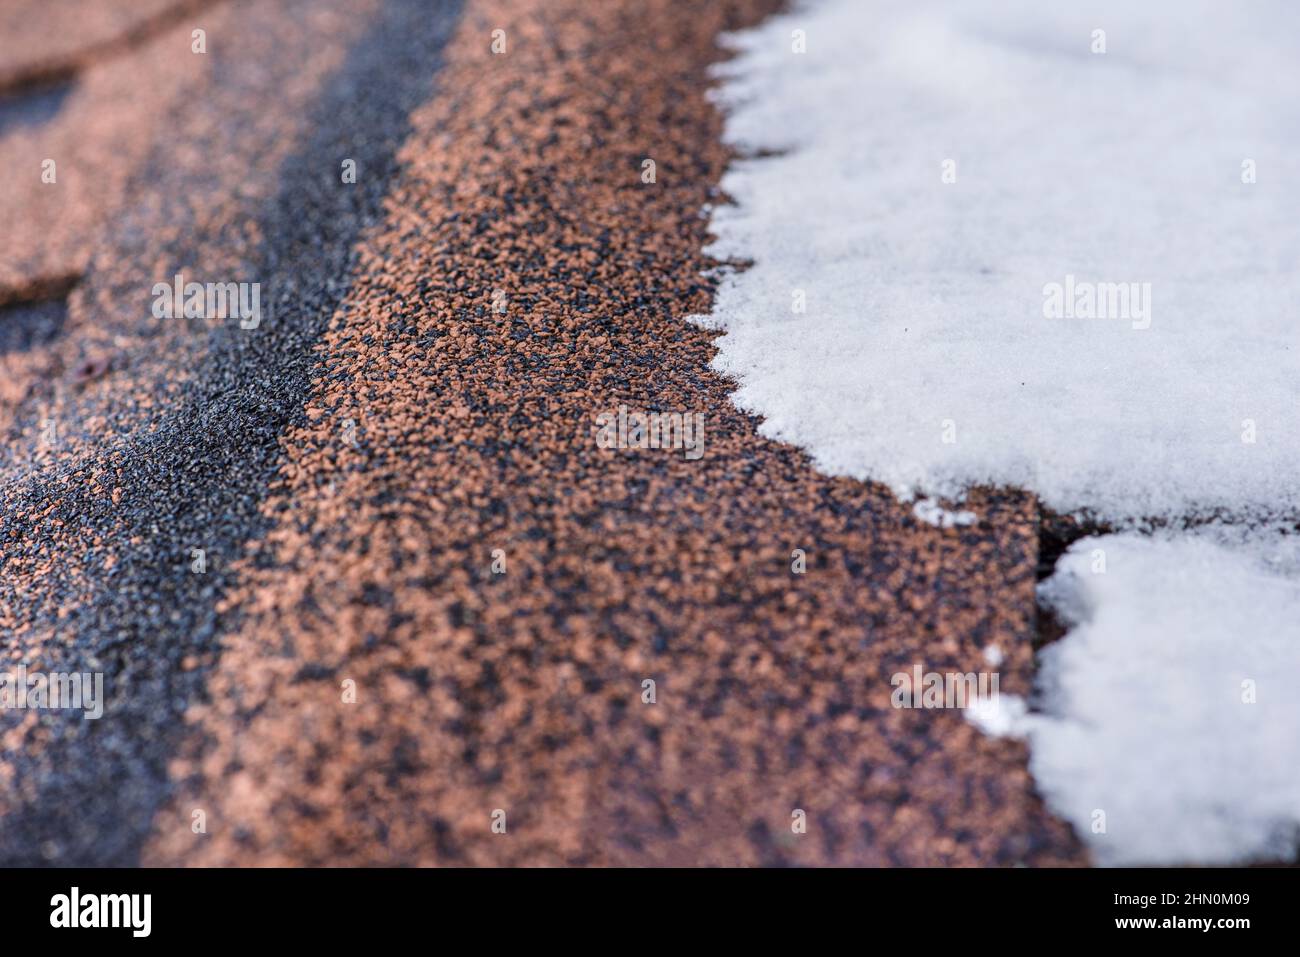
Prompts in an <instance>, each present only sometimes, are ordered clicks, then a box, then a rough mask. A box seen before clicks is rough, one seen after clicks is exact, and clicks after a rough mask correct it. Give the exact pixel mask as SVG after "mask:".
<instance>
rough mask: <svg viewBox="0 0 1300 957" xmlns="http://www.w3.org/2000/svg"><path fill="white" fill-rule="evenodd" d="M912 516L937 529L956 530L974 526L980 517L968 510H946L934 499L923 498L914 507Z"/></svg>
mask: <svg viewBox="0 0 1300 957" xmlns="http://www.w3.org/2000/svg"><path fill="white" fill-rule="evenodd" d="M912 514H913V515H915V516H916V517H917V518H919V519H920V520H921V521H923V522H925V523H926V524H928V525H933V526H935V527H936V528H954V527H959V526H964V525H974V524H975V523H976V522H977V521H979V516H978V515H976V514H975V513H974V512H971V511H967V510H966V509H960V510H954V509H948V508H944V507H943V506H942V505H940V504H939V503H938V502H936V501H935V500H934V499H930V498H923V499H920V500H919V501H918V502H917V503H916V504H915V505H913V506H912Z"/></svg>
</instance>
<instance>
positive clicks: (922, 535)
mask: <svg viewBox="0 0 1300 957" xmlns="http://www.w3.org/2000/svg"><path fill="white" fill-rule="evenodd" d="M37 6H40V5H37ZM774 7H775V3H774V2H772V0H732V2H727V3H707V4H706V3H700V4H681V3H673V2H668V0H635V2H634V0H609V2H604V3H600V4H591V3H582V2H577V0H465V2H464V3H463V4H461V3H439V4H430V3H417V2H406V0H360V2H358V0H287V2H284V3H276V4H253V3H239V2H231V3H220V4H213V5H208V6H204V7H193V8H190V7H188V6H186V7H185V8H183V9H182V10H181V11H180V12H179V13H177V12H176V11H174V10H173V11H171V12H170V13H168V12H167V11H166V10H164V9H163V5H162V4H161V3H154V4H142V5H136V4H126V3H116V4H112V3H109V4H103V5H96V8H97V9H98V10H99V13H97V15H96V16H95V18H94V19H93V21H91V20H87V22H85V23H84V24H82V25H81V26H79V27H78V29H76V30H68V31H58V30H56V32H59V34H60V36H59V39H58V40H57V41H56V40H54V39H51V40H49V41H48V43H47V42H46V41H44V40H40V39H32V40H30V41H24V42H13V41H12V40H7V41H6V43H5V44H4V45H3V46H0V54H2V55H0V76H7V77H13V76H21V75H22V72H23V71H24V70H26V71H28V72H29V73H30V71H31V70H32V69H33V68H32V67H31V66H30V64H32V63H36V62H39V61H40V60H41V58H42V57H44V58H47V59H59V58H63V60H64V61H66V62H74V61H75V62H76V63H77V64H78V65H77V66H76V68H75V69H74V70H73V72H72V73H71V74H70V76H68V77H65V78H64V79H62V80H60V81H59V82H60V83H62V84H63V86H62V87H61V88H59V87H56V88H55V95H53V96H52V97H51V94H50V92H49V89H48V88H47V89H46V90H45V92H41V91H40V90H36V91H35V92H34V91H33V88H32V87H31V84H26V85H24V83H17V84H16V85H15V86H14V87H13V94H12V97H11V98H10V100H8V101H6V103H5V104H3V105H0V162H2V163H3V164H4V167H5V168H6V169H7V170H10V171H11V173H10V175H9V176H8V177H7V179H6V182H5V186H4V187H3V190H0V216H3V218H4V220H5V221H6V222H7V223H11V224H12V228H11V229H10V230H9V231H8V232H7V234H6V235H4V236H0V302H7V303H9V305H7V306H4V307H3V312H0V373H3V383H4V384H3V390H2V391H0V428H2V429H3V430H4V433H3V434H4V442H3V444H2V445H0V497H3V515H2V516H0V549H2V552H0V562H2V563H3V564H2V569H3V571H2V572H0V633H2V635H3V637H2V639H0V641H2V642H3V645H2V648H3V654H4V660H5V662H6V666H16V665H17V663H19V662H23V663H25V664H26V665H27V667H28V668H29V669H32V670H38V669H40V670H46V671H60V670H62V671H73V670H77V671H102V672H103V673H104V675H105V689H106V694H107V697H108V702H107V705H106V707H105V714H104V717H103V718H102V719H100V720H98V721H83V720H81V718H80V716H78V715H68V714H64V713H59V712H36V711H26V712H12V713H6V714H3V715H0V861H3V862H4V863H9V864H32V863H50V862H54V863H97V864H99V863H109V864H132V863H147V864H170V863H181V864H201V865H213V864H442V863H456V864H669V863H672V864H695V863H700V864H706V863H707V864H775V863H796V864H818V863H839V864H873V865H889V864H1012V863H1019V862H1026V863H1031V864H1056V863H1082V862H1083V854H1082V851H1081V850H1080V848H1079V846H1078V844H1077V842H1076V841H1075V839H1074V837H1073V836H1072V835H1071V833H1070V831H1069V829H1068V828H1067V827H1066V826H1065V825H1064V824H1062V823H1061V822H1059V821H1057V820H1055V819H1053V818H1052V817H1051V816H1050V815H1048V814H1047V813H1046V812H1045V811H1044V810H1043V808H1042V806H1041V803H1040V802H1039V800H1038V798H1037V797H1036V795H1035V794H1034V792H1033V785H1032V781H1031V779H1030V776H1029V774H1028V772H1027V770H1026V768H1025V761H1026V755H1025V750H1024V748H1023V746H1022V745H1021V744H1019V743H1017V742H1015V741H1009V740H997V739H991V738H986V737H984V736H982V735H980V734H979V733H978V732H977V731H976V730H975V729H974V728H973V727H971V726H969V725H968V724H967V723H966V722H965V721H964V720H963V719H962V716H961V714H960V712H957V711H951V710H948V711H924V710H917V711H907V710H898V709H894V708H892V707H891V706H890V694H891V691H892V690H893V689H892V686H891V684H890V676H891V675H892V674H893V673H895V672H899V671H910V670H911V669H912V667H913V666H914V665H917V664H920V665H922V666H923V667H924V669H925V670H933V671H962V672H969V671H981V670H987V668H988V665H987V664H986V659H985V657H984V650H985V649H986V648H988V647H989V646H996V647H997V648H998V649H999V650H1000V651H1001V652H1002V653H1003V655H1004V660H1003V662H1002V664H1001V665H1000V667H999V668H998V670H999V672H1000V678H1001V687H1002V690H1004V691H1011V692H1019V693H1024V692H1027V691H1028V689H1029V682H1030V676H1031V669H1032V651H1031V641H1032V639H1033V636H1034V633H1035V627H1036V622H1035V607H1034V594H1033V589H1034V582H1035V565H1036V562H1037V559H1038V529H1037V514H1036V507H1035V503H1034V502H1033V500H1032V499H1031V498H1029V497H1028V496H1026V495H1023V494H1019V493H1011V492H997V493H995V492H985V493H982V494H979V495H976V496H975V497H973V499H972V501H971V503H970V505H969V506H968V507H970V508H972V509H973V510H974V511H975V512H976V513H977V514H978V515H979V516H980V521H979V522H978V524H976V525H973V526H968V527H961V528H953V529H939V528H935V527H932V526H930V525H928V524H925V523H924V522H921V521H919V520H918V519H917V518H916V517H915V516H914V515H913V514H912V510H911V506H910V505H905V504H900V503H899V502H897V501H896V500H895V499H894V498H893V497H892V495H890V494H889V492H888V491H887V490H885V489H883V488H879V487H875V486H871V485H864V484H861V483H857V482H852V481H848V480H844V479H829V478H826V477H824V476H821V475H819V474H818V473H816V472H815V471H814V470H813V469H812V468H811V467H810V465H809V463H808V461H807V459H806V457H805V456H804V455H802V454H801V453H799V452H797V451H795V450H792V449H790V448H787V447H784V446H781V445H779V444H776V443H774V442H771V441H769V440H766V439H764V438H762V437H760V436H759V435H758V434H757V431H756V424H757V423H756V422H755V421H754V420H753V419H752V418H750V417H747V416H745V415H742V414H740V413H738V412H737V411H735V409H734V408H733V407H732V406H731V404H730V403H729V401H728V392H729V386H728V384H727V382H725V381H724V380H723V379H721V378H720V377H719V376H718V375H717V374H716V373H714V372H712V371H711V370H710V369H709V365H708V363H709V360H710V358H711V356H712V354H713V349H714V347H713V338H712V335H713V334H711V333H709V332H706V331H704V330H702V329H699V328H697V327H695V326H692V325H690V324H689V323H687V322H686V321H685V317H686V316H688V315H690V314H694V313H700V312H707V311H708V307H709V302H710V292H711V287H710V283H709V281H708V280H707V279H706V278H705V276H704V272H705V270H706V269H708V268H709V267H710V266H711V265H713V264H711V263H709V262H708V261H707V260H706V259H705V257H704V256H703V254H702V253H701V248H702V246H703V245H704V244H705V242H706V241H707V236H706V220H705V218H704V217H703V216H702V215H701V210H702V208H703V207H704V206H705V205H706V204H709V203H716V202H720V201H723V200H724V199H725V197H721V196H720V195H719V194H718V191H717V187H716V184H717V182H718V179H719V177H720V175H721V173H722V171H723V169H724V168H725V165H726V163H727V162H728V161H729V159H730V158H731V157H730V156H729V155H728V153H727V152H726V151H725V150H724V149H723V148H722V147H721V146H720V145H719V131H720V117H719V115H718V114H717V112H716V111H715V109H714V108H713V107H712V106H711V105H710V104H709V103H708V101H707V99H706V88H707V75H706V71H707V68H708V66H709V64H710V63H712V62H714V61H716V60H717V59H718V58H719V57H720V56H722V53H721V52H720V50H719V49H718V47H717V44H716V38H717V35H718V33H719V32H720V31H721V30H724V29H730V28H736V27H739V26H742V25H746V24H750V23H754V22H757V20H758V19H759V18H761V17H762V16H763V15H764V14H765V13H767V12H770V11H771V10H772V9H773V8H774ZM160 11H161V12H160ZM42 15H43V14H42V13H40V12H39V11H36V10H35V9H34V11H33V12H32V13H31V14H30V18H33V19H39V18H40V17H41V16H42ZM145 20H148V26H147V28H139V29H137V28H136V27H135V26H133V25H138V24H140V23H141V22H143V21H145ZM24 23H25V24H26V26H25V27H24V29H32V30H35V27H33V26H31V23H29V22H28V21H26V20H24ZM196 28H201V29H203V30H205V31H206V45H207V52H206V53H202V54H196V53H193V52H191V42H192V40H191V37H192V30H194V29H196ZM51 29H54V28H53V27H51ZM494 30H504V31H505V34H504V38H505V51H504V52H501V53H494V52H493V50H492V44H493V31H494ZM127 31H134V32H133V33H132V39H131V40H130V42H125V41H122V42H116V43H114V42H110V41H111V38H113V37H121V36H122V35H123V33H124V32H127ZM38 34H39V35H40V36H43V34H40V33H39V31H36V33H35V34H33V36H37V35H38ZM88 49H93V50H97V51H99V52H96V53H94V54H93V55H90V54H86V55H85V56H81V55H80V54H79V53H78V51H85V50H88ZM104 51H107V52H104ZM79 57H80V58H79ZM32 97H44V98H45V99H44V100H43V101H42V103H40V104H37V106H35V107H34V106H33V105H32V99H31V98H32ZM24 101H25V105H24ZM6 116H8V117H9V118H10V121H9V122H6ZM46 158H53V159H55V160H56V163H57V170H58V173H57V181H56V182H55V183H42V181H41V178H40V173H41V162H42V160H43V159H46ZM646 159H653V160H654V161H655V164H656V177H655V182H653V183H646V182H643V178H642V170H643V166H642V164H643V161H644V160H646ZM346 160H354V161H355V165H356V182H355V183H349V182H344V181H343V179H344V177H342V176H341V169H342V168H343V164H344V162H345V161H346ZM176 273H183V274H184V275H185V276H186V278H187V279H194V280H196V281H200V282H203V281H214V282H227V281H230V282H244V281H248V282H254V281H255V282H259V283H260V285H261V296H262V302H263V309H264V318H263V321H262V322H261V324H260V325H258V327H257V328H255V329H244V328H241V327H240V325H239V324H238V322H236V321H235V320H233V319H217V318H214V319H198V318H194V319H184V318H177V319H158V318H155V317H154V316H153V314H152V312H151V309H150V306H151V303H152V302H153V295H152V292H151V290H152V288H153V286H154V284H155V283H156V282H160V281H161V282H170V281H171V279H172V277H173V276H174V275H175V274H176ZM620 405H625V406H627V407H628V408H629V409H632V410H643V411H664V412H689V413H703V414H704V416H705V419H706V423H707V425H706V439H705V446H704V454H703V456H702V457H701V458H699V459H698V460H691V459H687V458H686V457H685V456H684V455H683V454H682V452H680V451H676V452H674V451H671V450H666V449H665V450H608V449H602V448H600V447H599V446H598V444H597V442H596V438H595V433H596V430H595V428H594V422H595V417H596V416H597V415H598V414H599V413H601V412H606V411H613V410H617V409H618V407H619V406H620ZM194 549H202V550H203V554H204V570H203V571H202V572H196V571H194V570H193V568H194V554H195V553H194V551H193V550H194ZM795 549H802V550H803V551H804V552H805V553H806V561H807V571H806V572H805V573H804V574H794V573H792V570H791V560H792V552H793V551H794V550H795ZM494 552H495V553H496V554H495V555H494ZM494 561H495V562H496V563H497V570H496V571H494V568H493V565H494ZM502 561H504V572H502V573H498V572H500V568H501V562H502ZM647 679H649V680H653V681H654V682H655V701H654V703H653V704H648V703H644V701H643V687H644V685H643V682H645V681H646V680H647ZM353 695H354V696H355V700H352V698H353ZM796 809H799V810H803V811H804V812H806V815H807V819H808V827H807V833H803V834H796V833H793V832H792V830H791V826H790V824H791V815H792V813H793V812H794V811H795V810H796ZM196 810H201V811H202V812H203V820H204V822H205V830H204V832H203V833H196V832H195V830H194V827H193V822H194V821H195V811H196ZM498 810H500V811H503V812H504V817H505V820H506V821H507V822H508V825H507V828H506V833H504V834H500V833H495V832H494V830H493V828H492V823H493V815H494V812H495V811H498Z"/></svg>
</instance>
